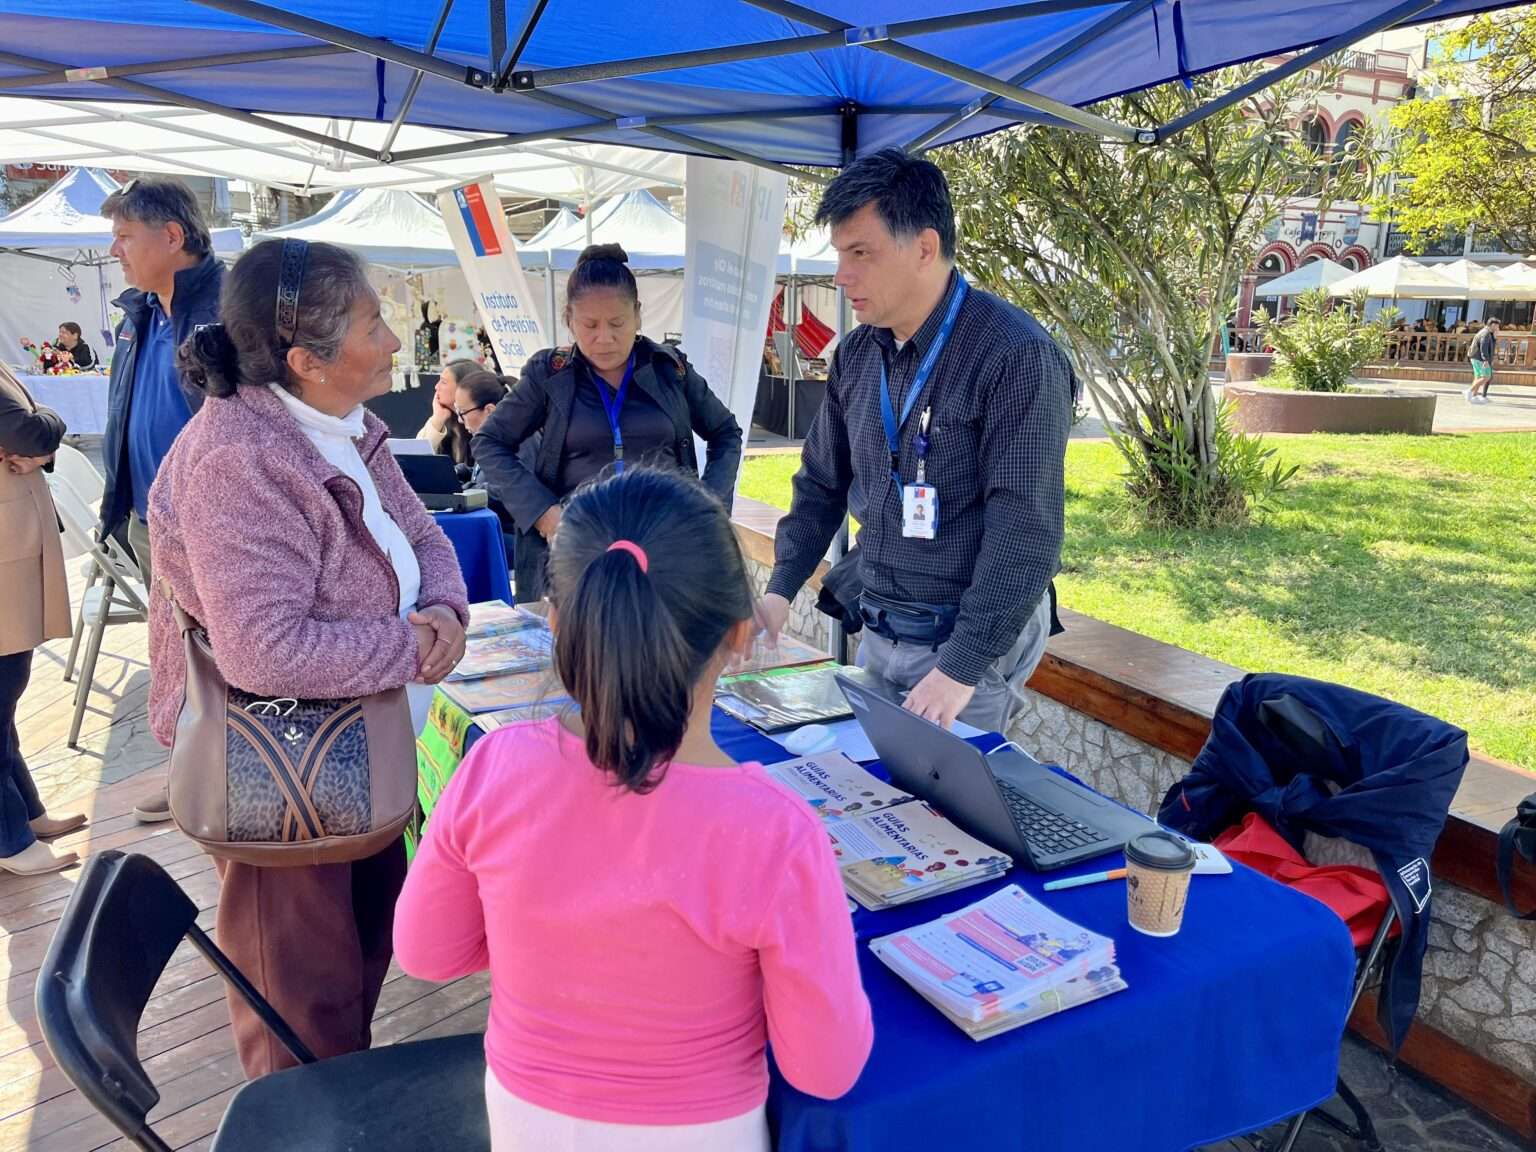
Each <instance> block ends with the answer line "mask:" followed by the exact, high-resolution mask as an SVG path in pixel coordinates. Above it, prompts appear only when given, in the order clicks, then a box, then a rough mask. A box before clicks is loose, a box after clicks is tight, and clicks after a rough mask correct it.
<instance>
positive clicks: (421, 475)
mask: <svg viewBox="0 0 1536 1152" xmlns="http://www.w3.org/2000/svg"><path fill="white" fill-rule="evenodd" d="M395 463H396V464H398V465H400V471H401V472H403V473H405V482H406V483H407V484H409V485H410V486H411V490H412V491H413V492H415V493H416V494H417V495H418V496H446V495H447V494H449V493H450V492H457V491H458V490H459V489H460V488H462V487H464V485H462V484H461V483H459V474H458V472H457V471H455V469H454V466H453V458H452V457H451V456H439V455H437V454H436V453H435V452H434V453H433V454H432V455H430V456H419V455H413V454H408V455H401V456H396V457H395Z"/></svg>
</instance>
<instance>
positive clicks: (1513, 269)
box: [1494, 262, 1536, 300]
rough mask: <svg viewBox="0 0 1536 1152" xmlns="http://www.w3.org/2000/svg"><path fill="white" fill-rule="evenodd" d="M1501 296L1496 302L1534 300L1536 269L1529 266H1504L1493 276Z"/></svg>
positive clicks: (1520, 264)
mask: <svg viewBox="0 0 1536 1152" xmlns="http://www.w3.org/2000/svg"><path fill="white" fill-rule="evenodd" d="M1494 275H1495V278H1496V279H1497V281H1498V287H1499V289H1500V291H1501V293H1502V294H1501V295H1499V296H1497V297H1494V299H1498V300H1536V267H1532V266H1531V265H1529V264H1523V263H1519V262H1517V263H1514V264H1506V265H1505V266H1504V267H1502V268H1500V269H1499V270H1498V271H1497V272H1496V273H1495V274H1494Z"/></svg>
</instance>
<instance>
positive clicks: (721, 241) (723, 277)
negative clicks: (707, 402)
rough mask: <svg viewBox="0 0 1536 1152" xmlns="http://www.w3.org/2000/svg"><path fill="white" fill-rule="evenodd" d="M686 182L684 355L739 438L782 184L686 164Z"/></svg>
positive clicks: (736, 170) (751, 398)
mask: <svg viewBox="0 0 1536 1152" xmlns="http://www.w3.org/2000/svg"><path fill="white" fill-rule="evenodd" d="M687 181H688V219H687V224H688V242H687V254H686V256H685V257H684V267H685V268H686V270H687V271H686V281H685V283H684V287H683V348H684V349H685V350H686V351H687V353H688V359H689V362H690V363H691V364H692V365H693V366H694V368H695V369H696V370H697V371H698V372H699V374H700V375H701V376H703V377H704V379H705V380H708V381H709V386H710V388H711V389H713V390H714V393H715V395H716V396H718V397H720V399H721V400H722V401H723V402H724V403H725V405H726V406H727V407H728V408H730V410H731V413H732V415H734V416H735V417H736V422H737V423H738V424H740V425H741V430H742V433H743V434H744V435H745V434H747V433H749V432H750V430H751V428H752V407H753V405H754V404H755V403H756V401H757V381H758V376H759V373H760V371H761V369H762V363H763V344H764V342H765V341H766V339H767V334H768V310H769V308H770V307H771V306H772V304H773V275H774V268H775V266H776V264H777V262H778V255H779V241H780V239H781V237H782V236H783V233H784V196H785V192H786V191H787V189H788V186H789V180H788V178H787V177H785V176H784V175H782V174H780V173H778V172H769V171H767V170H766V169H763V168H757V167H754V166H753V165H750V164H742V163H739V162H737V161H734V160H711V159H706V158H704V157H700V156H690V157H688V169H687ZM702 458H703V452H702V451H701V452H700V459H702Z"/></svg>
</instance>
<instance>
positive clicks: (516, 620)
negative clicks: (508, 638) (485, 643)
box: [464, 600, 545, 640]
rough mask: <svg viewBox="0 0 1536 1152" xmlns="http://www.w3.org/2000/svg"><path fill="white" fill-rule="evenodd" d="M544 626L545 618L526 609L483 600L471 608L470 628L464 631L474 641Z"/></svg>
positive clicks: (505, 603) (500, 601) (503, 601)
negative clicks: (483, 637) (477, 637)
mask: <svg viewBox="0 0 1536 1152" xmlns="http://www.w3.org/2000/svg"><path fill="white" fill-rule="evenodd" d="M544 626H545V623H544V618H543V617H541V616H539V615H537V614H535V613H533V612H530V611H528V609H526V608H515V607H513V606H512V605H511V604H508V603H507V602H506V601H505V600H482V601H481V602H480V603H478V604H471V605H470V606H469V627H467V628H465V629H464V635H465V636H467V637H469V638H470V639H471V640H473V639H474V638H475V637H476V636H500V635H502V634H503V633H505V632H521V631H522V630H523V629H524V628H543V627H544Z"/></svg>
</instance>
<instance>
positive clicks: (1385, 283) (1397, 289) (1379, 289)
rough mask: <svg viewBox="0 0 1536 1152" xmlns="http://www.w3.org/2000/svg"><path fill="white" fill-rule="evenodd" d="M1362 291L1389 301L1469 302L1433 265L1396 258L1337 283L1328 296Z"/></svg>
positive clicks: (1406, 258)
mask: <svg viewBox="0 0 1536 1152" xmlns="http://www.w3.org/2000/svg"><path fill="white" fill-rule="evenodd" d="M1360 291H1364V292H1365V294H1366V295H1367V296H1380V297H1384V298H1386V299H1389V300H1465V299H1466V294H1465V292H1464V291H1463V289H1462V288H1460V287H1459V286H1458V285H1457V283H1456V281H1455V280H1454V279H1453V278H1452V277H1450V276H1447V275H1446V274H1445V273H1444V272H1443V271H1441V270H1440V269H1439V268H1437V267H1435V266H1434V265H1432V264H1420V263H1419V262H1418V261H1417V260H1410V259H1408V257H1406V256H1394V257H1392V259H1390V260H1383V261H1382V262H1381V263H1380V264H1373V265H1372V266H1371V267H1369V268H1367V269H1365V271H1363V272H1356V273H1355V274H1354V275H1353V276H1348V277H1345V278H1344V279H1343V280H1339V281H1336V282H1335V283H1334V284H1333V285H1332V286H1331V287H1330V288H1329V289H1328V295H1330V296H1334V297H1345V296H1353V295H1354V294H1355V293H1356V292H1360Z"/></svg>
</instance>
